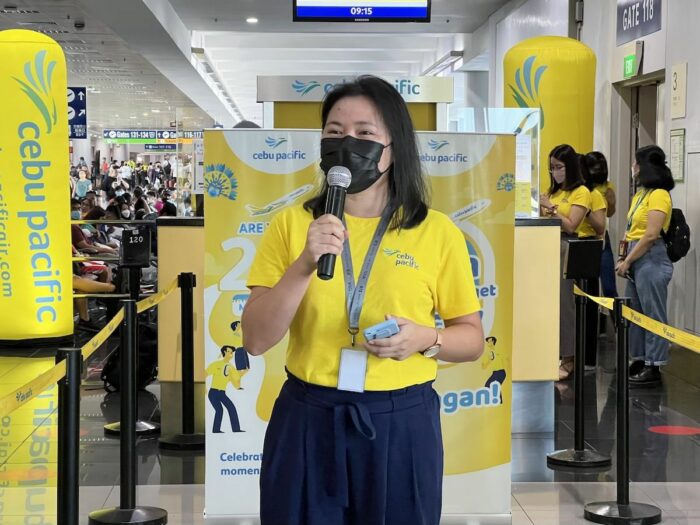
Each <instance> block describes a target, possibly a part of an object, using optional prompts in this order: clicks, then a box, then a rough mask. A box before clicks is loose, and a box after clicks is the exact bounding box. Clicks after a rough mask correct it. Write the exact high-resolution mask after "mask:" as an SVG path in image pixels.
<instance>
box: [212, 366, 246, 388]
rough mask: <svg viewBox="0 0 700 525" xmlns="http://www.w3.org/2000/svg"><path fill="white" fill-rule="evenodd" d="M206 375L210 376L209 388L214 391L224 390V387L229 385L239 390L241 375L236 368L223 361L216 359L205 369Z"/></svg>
mask: <svg viewBox="0 0 700 525" xmlns="http://www.w3.org/2000/svg"><path fill="white" fill-rule="evenodd" d="M207 375H208V376H212V378H211V388H213V389H214V390H224V391H225V390H226V385H228V384H229V383H231V384H232V385H233V387H234V388H236V389H238V388H241V373H240V372H239V371H238V370H236V367H235V366H234V365H233V364H232V363H230V362H226V361H224V360H223V359H218V360H216V361H214V362H213V363H211V364H210V365H209V366H208V367H207Z"/></svg>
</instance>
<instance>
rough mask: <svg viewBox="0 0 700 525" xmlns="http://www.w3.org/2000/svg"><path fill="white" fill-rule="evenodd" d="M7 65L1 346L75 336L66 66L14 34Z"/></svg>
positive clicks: (1, 150)
mask: <svg viewBox="0 0 700 525" xmlns="http://www.w3.org/2000/svg"><path fill="white" fill-rule="evenodd" d="M0 63H1V64H2V67H1V68H0V94H1V96H2V104H3V107H4V108H5V111H3V117H2V119H1V120H0V312H3V315H0V342H4V343H19V342H28V343H31V340H35V339H45V338H55V337H62V336H66V335H70V334H71V333H73V300H72V298H73V291H72V288H71V286H72V284H71V283H72V281H71V276H72V275H73V274H72V271H71V250H70V202H69V199H70V194H69V191H68V183H67V173H68V114H67V110H66V104H67V93H68V88H67V87H66V61H65V58H64V56H63V51H62V50H61V47H60V46H59V45H58V44H57V43H56V42H55V41H54V40H52V39H51V38H49V37H47V36H45V35H43V34H41V33H36V32H33V31H25V30H15V29H13V30H8V31H0ZM7 312H17V313H20V312H21V315H6V313H7Z"/></svg>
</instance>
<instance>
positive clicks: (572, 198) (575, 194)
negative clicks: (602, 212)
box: [549, 185, 591, 233]
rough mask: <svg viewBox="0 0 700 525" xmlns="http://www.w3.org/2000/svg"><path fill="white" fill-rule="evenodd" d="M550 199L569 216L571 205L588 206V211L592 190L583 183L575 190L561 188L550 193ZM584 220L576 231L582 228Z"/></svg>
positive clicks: (561, 211) (564, 214)
mask: <svg viewBox="0 0 700 525" xmlns="http://www.w3.org/2000/svg"><path fill="white" fill-rule="evenodd" d="M549 200H550V202H551V203H552V204H554V205H556V206H557V211H558V212H559V213H560V214H561V215H563V216H564V217H567V218H568V217H569V213H571V207H572V206H574V205H576V206H582V207H584V208H586V212H588V210H590V209H591V192H590V191H588V188H586V187H585V186H583V185H581V186H579V187H578V188H575V189H573V190H559V191H557V192H556V193H554V194H553V195H550V196H549ZM583 222H584V221H581V224H579V227H578V228H577V229H576V233H578V232H579V230H580V229H581V225H583Z"/></svg>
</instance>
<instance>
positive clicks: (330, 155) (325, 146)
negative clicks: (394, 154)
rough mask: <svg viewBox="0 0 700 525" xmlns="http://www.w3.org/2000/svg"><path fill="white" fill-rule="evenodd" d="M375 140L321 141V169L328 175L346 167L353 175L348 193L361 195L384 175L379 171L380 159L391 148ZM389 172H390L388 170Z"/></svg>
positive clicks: (352, 138)
mask: <svg viewBox="0 0 700 525" xmlns="http://www.w3.org/2000/svg"><path fill="white" fill-rule="evenodd" d="M389 146H390V144H389V145H387V146H385V145H384V144H380V143H379V142H375V141H373V140H363V139H356V138H355V137H351V136H350V135H348V136H346V137H343V138H328V139H321V169H322V170H323V173H326V174H327V173H328V170H330V169H331V168H332V167H333V166H344V167H346V168H347V169H349V170H350V173H351V174H352V182H350V186H349V187H348V190H347V191H348V193H360V192H361V191H364V190H366V189H367V188H369V187H370V186H371V185H372V184H374V183H375V182H377V180H379V177H381V176H382V175H384V173H386V172H384V173H382V172H381V171H379V159H381V158H382V152H383V151H384V148H387V147H389ZM387 171H389V170H387Z"/></svg>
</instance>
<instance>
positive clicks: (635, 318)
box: [622, 306, 700, 353]
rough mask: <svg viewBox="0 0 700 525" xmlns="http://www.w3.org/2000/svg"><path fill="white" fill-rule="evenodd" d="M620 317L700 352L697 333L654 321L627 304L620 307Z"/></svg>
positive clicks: (699, 341) (699, 338)
mask: <svg viewBox="0 0 700 525" xmlns="http://www.w3.org/2000/svg"><path fill="white" fill-rule="evenodd" d="M622 317H624V318H625V319H627V320H628V321H630V322H632V323H634V324H636V325H638V326H641V327H642V328H644V329H645V330H646V331H648V332H651V333H652V334H656V335H658V336H659V337H663V338H664V339H666V340H668V341H671V342H672V343H674V344H677V345H678V346H682V347H684V348H687V349H688V350H692V351H693V352H698V353H700V337H698V336H697V335H694V334H691V333H688V332H685V331H683V330H679V329H678V328H673V327H672V326H668V325H666V324H664V323H661V322H659V321H656V320H655V319H652V318H651V317H647V316H646V315H644V314H640V313H639V312H637V311H635V310H632V309H631V308H630V307H628V306H623V307H622Z"/></svg>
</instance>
